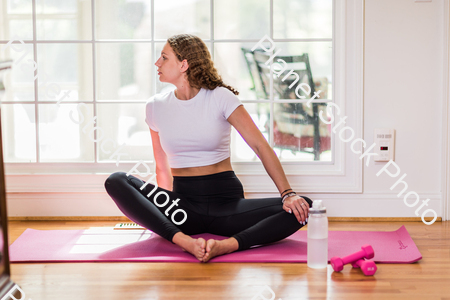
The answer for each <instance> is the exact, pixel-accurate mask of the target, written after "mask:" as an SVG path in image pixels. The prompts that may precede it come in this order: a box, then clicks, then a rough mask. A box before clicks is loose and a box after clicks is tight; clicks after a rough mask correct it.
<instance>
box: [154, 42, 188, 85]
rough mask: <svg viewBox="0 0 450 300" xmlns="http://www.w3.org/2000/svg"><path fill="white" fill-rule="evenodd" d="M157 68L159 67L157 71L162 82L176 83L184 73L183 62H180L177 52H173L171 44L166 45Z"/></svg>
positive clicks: (156, 64)
mask: <svg viewBox="0 0 450 300" xmlns="http://www.w3.org/2000/svg"><path fill="white" fill-rule="evenodd" d="M155 66H157V67H158V70H157V71H158V75H159V80H160V81H161V82H169V83H175V82H177V81H178V80H179V79H180V78H181V77H182V76H183V73H184V71H182V66H183V62H181V61H179V60H178V58H177V57H176V56H175V52H173V50H172V47H170V45H169V43H166V44H165V45H164V48H163V49H162V51H161V56H160V57H159V58H158V60H157V61H156V63H155Z"/></svg>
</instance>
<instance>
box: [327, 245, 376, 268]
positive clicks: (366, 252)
mask: <svg viewBox="0 0 450 300" xmlns="http://www.w3.org/2000/svg"><path fill="white" fill-rule="evenodd" d="M374 254H375V253H374V252H373V248H372V246H370V245H364V246H362V247H361V250H359V251H357V252H355V253H353V254H350V255H347V256H344V257H343V258H340V257H338V256H335V257H332V258H331V259H330V263H331V266H332V267H333V270H335V271H336V272H340V271H342V269H343V268H344V265H346V264H348V263H352V262H356V261H357V260H359V259H363V258H367V259H370V258H372V257H373V256H374Z"/></svg>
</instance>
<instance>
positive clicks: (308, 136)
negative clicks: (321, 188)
mask: <svg viewBox="0 0 450 300" xmlns="http://www.w3.org/2000/svg"><path fill="white" fill-rule="evenodd" d="M314 106H316V109H317V111H316V113H314ZM321 109H322V110H323V111H324V112H326V105H320V104H311V107H308V106H307V105H306V104H304V103H274V129H273V137H274V148H275V149H276V150H278V151H277V153H278V154H279V157H280V160H281V161H313V160H321V161H331V125H327V124H325V123H323V122H322V121H321V120H320V118H319V115H318V112H319V111H320V110H321ZM315 158H316V159H315Z"/></svg>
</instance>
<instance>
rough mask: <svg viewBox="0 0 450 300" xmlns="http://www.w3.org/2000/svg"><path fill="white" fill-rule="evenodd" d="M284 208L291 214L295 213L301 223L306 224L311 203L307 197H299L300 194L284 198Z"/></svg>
mask: <svg viewBox="0 0 450 300" xmlns="http://www.w3.org/2000/svg"><path fill="white" fill-rule="evenodd" d="M283 209H284V210H285V211H286V212H288V213H290V214H291V213H294V215H295V217H296V218H297V220H298V222H299V223H301V224H303V225H305V224H306V221H307V218H308V212H309V204H308V202H306V200H305V199H303V198H301V197H299V196H298V195H293V196H290V197H287V198H286V199H285V200H284V204H283Z"/></svg>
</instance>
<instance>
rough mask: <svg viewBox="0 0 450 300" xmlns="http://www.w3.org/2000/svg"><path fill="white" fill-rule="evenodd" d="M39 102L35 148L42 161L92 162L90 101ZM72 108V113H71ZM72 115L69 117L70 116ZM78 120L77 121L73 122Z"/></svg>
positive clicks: (92, 144)
mask: <svg viewBox="0 0 450 300" xmlns="http://www.w3.org/2000/svg"><path fill="white" fill-rule="evenodd" d="M79 110H80V111H81V113H79V112H78V111H77V105H76V104H61V105H59V106H58V105H57V104H40V105H39V149H40V156H41V161H42V162H93V161H94V142H93V141H92V139H91V138H90V136H91V135H93V134H90V133H91V131H92V128H93V127H94V126H93V122H92V104H83V105H80V106H79ZM71 111H72V113H71ZM71 116H72V117H71ZM77 122H81V124H77Z"/></svg>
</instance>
